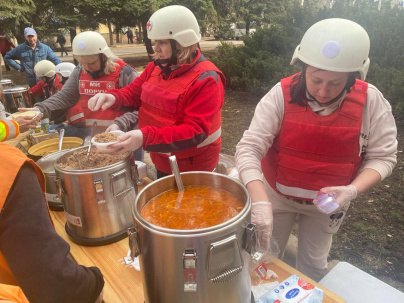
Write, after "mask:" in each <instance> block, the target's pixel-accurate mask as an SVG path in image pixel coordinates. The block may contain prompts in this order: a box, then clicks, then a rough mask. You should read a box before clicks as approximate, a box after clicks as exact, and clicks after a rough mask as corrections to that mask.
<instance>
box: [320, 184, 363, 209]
mask: <svg viewBox="0 0 404 303" xmlns="http://www.w3.org/2000/svg"><path fill="white" fill-rule="evenodd" d="M320 191H321V192H323V193H327V194H328V193H332V192H334V193H335V194H336V196H337V203H338V205H339V207H343V206H345V205H346V204H348V203H349V202H350V201H351V200H353V199H355V198H356V196H357V195H358V190H357V189H356V187H355V185H352V184H349V185H347V186H330V187H324V188H322V189H321V190H320Z"/></svg>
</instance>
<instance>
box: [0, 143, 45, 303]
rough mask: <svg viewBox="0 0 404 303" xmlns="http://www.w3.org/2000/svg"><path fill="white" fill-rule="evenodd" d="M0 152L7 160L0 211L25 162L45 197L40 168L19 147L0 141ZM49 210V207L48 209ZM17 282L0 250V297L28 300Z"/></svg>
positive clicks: (2, 171) (1, 168)
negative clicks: (32, 171)
mask: <svg viewBox="0 0 404 303" xmlns="http://www.w3.org/2000/svg"><path fill="white" fill-rule="evenodd" d="M0 154H1V155H2V157H4V159H7V161H3V163H2V165H1V166H0V174H1V176H3V182H1V185H0V212H1V211H2V210H3V206H4V203H5V202H6V199H7V196H8V193H9V192H10V190H11V188H12V186H13V184H14V180H15V179H16V177H17V175H18V172H19V171H20V169H21V167H22V166H23V165H24V163H25V162H28V163H29V164H31V165H32V167H33V168H34V170H35V173H36V175H37V178H38V180H39V183H40V186H41V189H42V192H43V193H44V201H45V203H46V199H45V177H44V174H43V172H42V170H41V168H40V167H39V166H38V165H36V164H35V162H34V161H33V160H31V159H29V158H28V157H27V156H26V155H24V153H23V152H21V151H20V150H19V149H17V148H15V147H13V146H11V145H8V144H6V143H0ZM48 211H49V209H48ZM16 286H18V282H17V280H16V279H15V277H14V275H13V274H12V272H11V270H10V268H9V267H8V264H7V261H6V260H5V258H4V256H3V254H2V252H1V251H0V298H7V299H13V300H17V299H18V300H19V301H17V302H28V300H27V299H26V298H25V296H23V294H22V291H20V289H19V288H18V287H16Z"/></svg>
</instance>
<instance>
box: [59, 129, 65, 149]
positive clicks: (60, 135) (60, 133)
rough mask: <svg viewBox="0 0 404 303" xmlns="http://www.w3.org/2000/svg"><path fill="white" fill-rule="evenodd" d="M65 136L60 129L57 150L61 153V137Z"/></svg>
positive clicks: (63, 131)
mask: <svg viewBox="0 0 404 303" xmlns="http://www.w3.org/2000/svg"><path fill="white" fill-rule="evenodd" d="M64 136H65V130H64V128H62V129H61V130H60V132H59V145H58V147H59V148H58V150H59V151H61V150H62V146H63V137H64Z"/></svg>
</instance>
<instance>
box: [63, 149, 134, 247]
mask: <svg viewBox="0 0 404 303" xmlns="http://www.w3.org/2000/svg"><path fill="white" fill-rule="evenodd" d="M86 148H87V147H86V146H84V147H80V148H77V149H75V150H72V151H69V152H67V153H65V154H64V155H62V156H60V157H59V158H58V159H57V160H56V163H55V173H56V189H57V191H58V195H59V198H61V200H62V204H63V208H64V210H65V215H66V219H67V222H66V226H65V229H66V232H67V234H68V235H69V237H70V238H71V239H72V241H73V242H75V243H77V244H81V245H104V244H108V243H112V242H115V241H118V240H121V239H123V238H124V237H126V235H127V233H126V230H127V228H129V227H130V226H133V221H132V217H131V212H130V210H131V205H132V202H133V201H134V200H135V198H136V194H137V181H138V177H137V176H138V175H137V169H136V164H135V161H134V158H133V154H132V153H130V154H128V156H127V157H126V158H125V159H124V160H121V161H119V162H117V163H115V164H112V165H109V166H105V167H102V168H94V169H87V170H69V169H65V168H62V167H60V166H59V164H60V163H62V162H63V161H64V159H65V158H67V157H68V156H70V155H71V153H73V152H74V151H76V150H80V149H86Z"/></svg>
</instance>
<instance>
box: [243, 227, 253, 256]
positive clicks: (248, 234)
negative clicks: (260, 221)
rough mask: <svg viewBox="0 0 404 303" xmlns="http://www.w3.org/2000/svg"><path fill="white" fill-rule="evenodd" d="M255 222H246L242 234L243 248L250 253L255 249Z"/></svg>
mask: <svg viewBox="0 0 404 303" xmlns="http://www.w3.org/2000/svg"><path fill="white" fill-rule="evenodd" d="M255 229H256V226H255V224H252V223H248V224H247V227H246V228H245V234H244V237H245V238H244V243H245V247H244V249H245V250H246V251H247V252H248V253H249V254H250V255H251V254H252V252H253V251H254V250H255V243H256V236H255Z"/></svg>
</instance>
